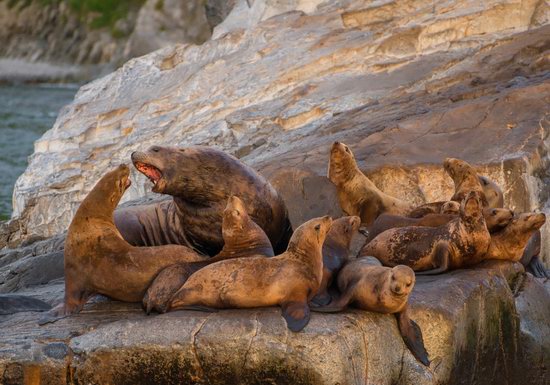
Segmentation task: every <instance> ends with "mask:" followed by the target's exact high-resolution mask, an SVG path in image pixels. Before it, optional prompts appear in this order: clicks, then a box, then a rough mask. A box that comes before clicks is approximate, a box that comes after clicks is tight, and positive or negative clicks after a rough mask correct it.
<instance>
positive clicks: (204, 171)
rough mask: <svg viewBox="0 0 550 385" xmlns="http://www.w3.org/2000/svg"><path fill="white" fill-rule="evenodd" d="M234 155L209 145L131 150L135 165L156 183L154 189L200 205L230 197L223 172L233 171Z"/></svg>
mask: <svg viewBox="0 0 550 385" xmlns="http://www.w3.org/2000/svg"><path fill="white" fill-rule="evenodd" d="M231 159H232V157H231V156H230V155H228V154H225V153H223V152H222V151H220V150H217V149H215V148H211V147H206V146H190V147H185V148H176V147H161V146H152V147H150V148H149V149H148V150H147V151H144V152H143V151H135V152H133V153H132V162H133V163H134V166H135V167H136V169H137V170H138V171H139V172H141V173H142V174H144V175H145V176H146V177H148V178H149V180H150V181H151V182H152V183H153V192H156V193H160V194H168V195H172V196H175V197H179V198H182V199H185V200H186V201H187V202H189V203H195V204H199V205H200V204H204V205H208V202H211V201H219V200H223V201H225V199H227V190H228V189H226V188H225V184H226V183H228V182H226V180H225V179H224V176H226V175H228V174H229V173H230V172H228V171H229V168H230V167H232V165H233V164H232V162H231V161H230V160H231Z"/></svg>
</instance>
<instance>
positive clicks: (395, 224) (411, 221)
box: [365, 202, 514, 243]
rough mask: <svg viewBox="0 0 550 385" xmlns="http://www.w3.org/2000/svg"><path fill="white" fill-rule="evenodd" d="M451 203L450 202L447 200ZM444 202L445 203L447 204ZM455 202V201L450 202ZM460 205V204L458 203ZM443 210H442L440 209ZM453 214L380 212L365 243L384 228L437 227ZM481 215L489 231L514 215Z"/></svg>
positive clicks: (498, 211)
mask: <svg viewBox="0 0 550 385" xmlns="http://www.w3.org/2000/svg"><path fill="white" fill-rule="evenodd" d="M447 203H451V202H447ZM447 203H446V204H447ZM452 203H456V204H458V203H457V202H452ZM459 207H460V205H459ZM442 211H443V210H442ZM457 217H458V215H455V214H427V215H424V216H422V217H420V218H410V217H404V216H401V215H391V214H382V215H380V216H379V217H378V218H376V220H375V221H374V223H373V224H372V226H371V227H370V228H369V231H368V237H367V240H366V242H365V243H368V242H370V241H372V240H373V239H374V238H376V237H377V236H378V235H379V234H381V233H383V232H384V231H386V230H389V229H394V228H399V227H407V226H425V227H438V226H443V225H446V224H447V223H449V222H450V221H452V220H453V219H455V218H457ZM483 217H484V218H485V224H486V225H487V230H489V233H491V234H492V233H494V232H497V231H499V230H501V229H503V228H504V227H505V226H506V225H508V223H509V222H510V221H511V220H512V218H513V217H514V213H513V212H512V211H511V210H508V209H491V208H484V209H483Z"/></svg>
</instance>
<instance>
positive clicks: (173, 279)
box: [143, 196, 275, 314]
mask: <svg viewBox="0 0 550 385" xmlns="http://www.w3.org/2000/svg"><path fill="white" fill-rule="evenodd" d="M222 235H223V240H224V245H223V249H222V251H220V253H219V254H218V255H216V256H215V257H212V258H209V259H208V260H205V261H201V262H190V263H179V264H177V265H172V266H168V267H166V268H165V269H163V270H162V271H161V272H160V273H159V274H158V275H157V277H156V278H155V280H154V281H153V283H152V284H151V286H149V289H147V293H146V294H145V297H144V298H143V307H144V309H145V311H146V312H147V314H149V313H150V312H151V310H155V311H157V312H159V313H164V312H166V310H167V307H168V302H169V301H170V298H172V296H173V295H174V294H175V293H176V291H178V289H179V288H180V287H182V286H183V284H184V283H185V281H187V279H188V278H189V276H190V275H191V274H193V273H194V272H196V271H198V270H200V269H202V268H203V267H205V266H208V265H209V264H212V263H214V262H218V261H222V260H224V259H231V258H243V257H250V256H265V257H272V256H274V255H275V254H274V252H273V248H272V247H271V242H270V241H269V238H268V237H267V235H266V234H265V232H264V231H263V230H262V228H261V227H260V226H258V225H257V224H256V223H255V222H254V221H253V220H252V219H251V218H250V217H249V216H248V213H247V212H246V207H245V206H244V203H243V202H242V201H241V200H240V199H239V198H238V197H236V196H232V197H229V199H228V202H227V206H226V207H225V210H224V211H223V220H222Z"/></svg>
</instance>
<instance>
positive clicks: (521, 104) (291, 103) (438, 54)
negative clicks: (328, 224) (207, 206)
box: [8, 0, 550, 248]
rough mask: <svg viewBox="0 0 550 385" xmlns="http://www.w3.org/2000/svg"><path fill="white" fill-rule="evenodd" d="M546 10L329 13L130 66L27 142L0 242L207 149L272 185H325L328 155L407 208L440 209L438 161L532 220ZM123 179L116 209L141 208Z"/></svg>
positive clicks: (371, 7) (409, 7) (452, 4)
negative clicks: (105, 177)
mask: <svg viewBox="0 0 550 385" xmlns="http://www.w3.org/2000/svg"><path fill="white" fill-rule="evenodd" d="M303 3H304V4H305V3H308V4H309V3H310V2H303ZM254 4H256V2H255V3H254ZM258 4H260V2H258ZM257 6H259V5H257ZM549 9H550V7H549V6H548V5H547V3H546V2H543V1H534V0H533V1H521V2H520V1H516V0H499V1H491V2H487V3H484V6H478V5H473V4H470V3H468V2H464V1H447V2H438V3H437V4H435V5H434V4H433V2H409V1H405V0H396V1H391V2H386V3H384V4H365V3H364V2H359V1H351V0H349V1H343V0H342V1H338V2H330V3H324V4H321V5H317V6H316V8H315V9H314V11H313V13H311V14H307V15H306V14H304V13H302V12H291V13H284V14H280V15H277V16H273V17H271V18H269V19H268V20H264V21H263V22H261V23H259V24H257V25H256V26H253V27H251V28H250V29H248V30H242V29H241V30H236V31H234V32H231V33H228V34H225V35H224V36H223V37H220V38H218V39H216V40H211V41H208V42H206V43H204V44H203V45H201V46H192V45H181V46H175V47H168V48H165V49H162V50H159V51H157V52H155V53H152V54H149V55H147V56H144V57H141V58H138V59H134V60H131V61H130V62H128V63H127V64H125V65H124V66H123V67H122V68H121V69H119V70H118V71H116V72H114V73H112V74H110V75H108V76H106V77H104V78H101V79H99V80H96V81H95V82H92V83H90V84H88V85H86V86H84V87H82V89H81V90H80V91H79V93H78V94H77V96H76V98H75V101H74V103H73V104H71V105H70V106H68V107H66V108H65V109H63V111H62V112H61V114H60V116H59V118H58V119H57V122H56V123H55V125H54V127H53V128H52V129H51V130H50V131H48V132H47V133H46V134H45V135H44V136H43V137H42V138H41V139H40V140H38V141H37V142H36V144H35V153H34V154H33V155H32V157H31V158H30V164H29V168H28V169H27V171H26V172H25V174H23V175H22V176H21V178H19V180H18V182H17V184H16V187H15V192H14V200H15V211H14V217H15V218H19V219H20V222H19V224H20V225H18V226H15V227H17V230H16V231H15V232H12V233H10V234H9V235H8V236H9V237H10V238H11V239H12V240H17V239H21V238H26V237H28V236H30V235H35V236H36V235H38V236H43V237H46V236H51V235H53V234H56V233H58V232H61V231H64V230H65V229H66V227H67V225H68V223H69V221H70V219H71V217H72V214H73V213H74V211H75V209H76V207H77V206H78V203H79V202H80V201H81V200H82V199H83V197H84V196H85V195H86V193H87V192H88V191H89V190H90V189H91V187H92V186H93V184H94V183H95V181H96V180H97V179H98V178H99V176H100V175H101V174H102V173H103V172H104V171H105V170H106V169H107V168H109V167H112V166H113V165H115V164H117V163H119V162H127V161H128V159H129V154H130V153H131V152H132V151H134V150H136V149H138V148H141V149H143V148H146V147H147V146H149V145H151V144H174V145H182V146H183V145H189V144H207V145H213V146H218V147H221V148H223V149H224V150H226V151H229V152H232V153H234V154H235V155H236V156H238V157H240V158H242V159H243V160H244V161H245V162H247V163H249V164H251V165H253V166H254V167H256V168H257V169H259V170H260V171H261V172H262V173H264V174H265V175H266V176H268V177H270V178H276V177H277V173H278V172H279V171H280V170H286V171H288V170H289V169H294V170H295V171H294V173H295V175H299V174H300V173H303V172H306V173H307V172H312V173H314V174H315V175H324V174H325V172H326V165H327V151H328V148H329V144H330V143H331V142H332V141H334V140H340V141H343V142H346V143H348V144H350V145H351V146H352V149H353V151H354V153H355V154H356V156H357V158H358V161H359V164H360V166H361V167H362V169H363V170H364V171H365V172H366V173H368V174H369V175H370V176H371V177H372V178H373V180H375V182H376V183H377V184H378V185H379V186H381V188H382V189H383V190H385V191H387V192H389V193H391V194H395V195H397V196H399V197H402V198H406V199H409V200H411V201H413V202H418V203H421V202H423V201H425V200H428V201H429V200H437V199H445V198H447V197H448V196H449V193H450V189H451V181H450V179H449V178H447V177H446V176H445V175H444V173H443V171H442V168H441V161H442V159H443V158H444V157H446V156H455V157H459V158H463V159H465V160H467V161H469V162H471V163H474V164H475V165H477V166H478V167H479V169H480V171H481V172H483V173H484V174H487V175H488V176H490V177H491V178H494V179H495V180H496V181H497V182H498V183H500V184H501V185H502V186H503V189H504V190H505V200H506V203H507V205H508V206H509V207H511V208H512V209H514V210H517V211H524V210H532V209H536V208H540V209H544V206H545V202H546V200H547V196H546V195H547V192H546V191H545V189H542V188H541V186H544V184H545V180H546V174H547V171H546V170H547V169H548V156H547V152H548V151H547V136H548V129H549V127H550V123H549V120H548V116H547V114H548V108H547V106H548V98H549V97H550V94H549V91H550V88H549V83H548V68H549V62H548V49H549V47H548V37H549V36H550V25H548V23H547V21H548V20H547V19H548V17H549V13H550V10H549ZM286 171H284V172H286ZM281 172H283V171H281ZM133 177H134V179H136V180H137V181H138V183H134V184H133V186H132V188H131V189H130V190H129V191H128V193H127V194H126V196H125V199H126V200H130V199H135V198H137V197H140V196H144V195H147V194H150V193H149V189H150V188H149V184H148V183H143V181H144V178H143V177H142V176H137V175H133ZM54 219H55V220H54ZM546 239H547V238H546ZM547 244H548V242H547V241H545V247H546V248H547V247H548V245H547Z"/></svg>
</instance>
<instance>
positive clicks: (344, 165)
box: [328, 142, 413, 226]
mask: <svg viewBox="0 0 550 385" xmlns="http://www.w3.org/2000/svg"><path fill="white" fill-rule="evenodd" d="M328 179H329V180H330V181H331V182H332V183H333V184H334V185H335V186H336V192H337V194H338V201H339V202H340V207H341V208H342V210H343V211H344V212H345V213H346V214H347V215H356V216H358V217H360V218H361V223H362V224H363V225H367V226H368V225H370V224H372V222H374V220H375V219H376V218H377V217H378V216H379V215H380V214H382V213H389V214H397V215H406V214H408V213H409V212H410V211H411V210H412V209H413V207H412V206H411V205H410V204H409V203H407V202H405V201H402V200H400V199H397V198H395V197H392V196H390V195H388V194H386V193H384V192H383V191H381V190H380V189H378V187H376V186H375V185H374V183H373V182H372V181H371V180H370V179H369V178H367V177H366V176H365V174H363V173H362V172H361V170H359V167H358V166H357V163H356V161H355V158H354V156H353V153H352V152H351V150H350V149H349V147H348V146H346V145H345V144H343V143H340V142H334V144H333V145H332V147H331V149H330V160H329V165H328Z"/></svg>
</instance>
